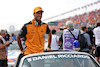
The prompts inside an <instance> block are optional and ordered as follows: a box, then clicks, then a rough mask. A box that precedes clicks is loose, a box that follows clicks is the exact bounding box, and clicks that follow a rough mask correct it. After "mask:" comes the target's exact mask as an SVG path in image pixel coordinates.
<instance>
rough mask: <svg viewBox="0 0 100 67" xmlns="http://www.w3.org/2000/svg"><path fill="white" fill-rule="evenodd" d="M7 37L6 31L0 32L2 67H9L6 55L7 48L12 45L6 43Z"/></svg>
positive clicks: (0, 64)
mask: <svg viewBox="0 0 100 67" xmlns="http://www.w3.org/2000/svg"><path fill="white" fill-rule="evenodd" d="M5 36H6V31H5V30H1V31H0V67H7V55H6V46H8V45H9V44H10V43H9V41H7V42H6V41H5V39H4V37H5Z"/></svg>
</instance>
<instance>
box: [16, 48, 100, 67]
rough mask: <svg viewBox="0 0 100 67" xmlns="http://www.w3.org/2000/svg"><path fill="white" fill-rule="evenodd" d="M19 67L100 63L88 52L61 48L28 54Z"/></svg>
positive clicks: (96, 66)
mask: <svg viewBox="0 0 100 67" xmlns="http://www.w3.org/2000/svg"><path fill="white" fill-rule="evenodd" d="M16 65H18V64H17V61H16V63H15V65H14V67H16ZM18 67H100V64H99V63H98V62H97V61H96V60H95V58H94V57H93V56H92V55H90V54H88V53H84V52H75V51H70V50H60V51H51V52H44V53H36V54H30V55H26V56H24V57H22V58H21V59H20V63H19V65H18Z"/></svg>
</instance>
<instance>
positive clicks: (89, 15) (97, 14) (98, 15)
mask: <svg viewBox="0 0 100 67" xmlns="http://www.w3.org/2000/svg"><path fill="white" fill-rule="evenodd" d="M98 4H99V5H100V1H97V2H94V3H91V4H88V5H85V6H83V7H81V8H76V9H74V10H71V11H69V12H65V13H62V14H60V15H57V16H53V17H51V18H47V19H45V20H48V19H52V18H56V17H58V16H61V15H64V14H68V13H71V12H73V11H76V10H80V9H84V8H85V9H86V10H87V7H90V6H94V5H98ZM68 20H72V21H73V24H74V27H75V28H80V27H81V26H83V25H85V26H89V25H91V26H92V27H94V26H95V25H96V22H97V21H100V7H99V9H97V8H95V10H92V11H89V12H84V13H82V14H79V15H74V16H71V17H66V18H62V19H60V20H59V19H58V20H55V21H52V22H48V25H49V27H50V29H51V30H52V29H56V30H57V31H58V32H59V31H60V27H65V22H66V21H68Z"/></svg>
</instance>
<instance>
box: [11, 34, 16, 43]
mask: <svg viewBox="0 0 100 67" xmlns="http://www.w3.org/2000/svg"><path fill="white" fill-rule="evenodd" d="M11 39H12V41H16V35H15V34H14V33H11Z"/></svg>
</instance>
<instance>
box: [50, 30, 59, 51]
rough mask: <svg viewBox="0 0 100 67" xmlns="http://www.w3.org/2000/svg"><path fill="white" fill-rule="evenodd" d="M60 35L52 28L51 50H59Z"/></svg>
mask: <svg viewBox="0 0 100 67" xmlns="http://www.w3.org/2000/svg"><path fill="white" fill-rule="evenodd" d="M58 40H59V37H58V36H57V35H56V30H52V40H51V50H59V46H60V45H59V43H58Z"/></svg>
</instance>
